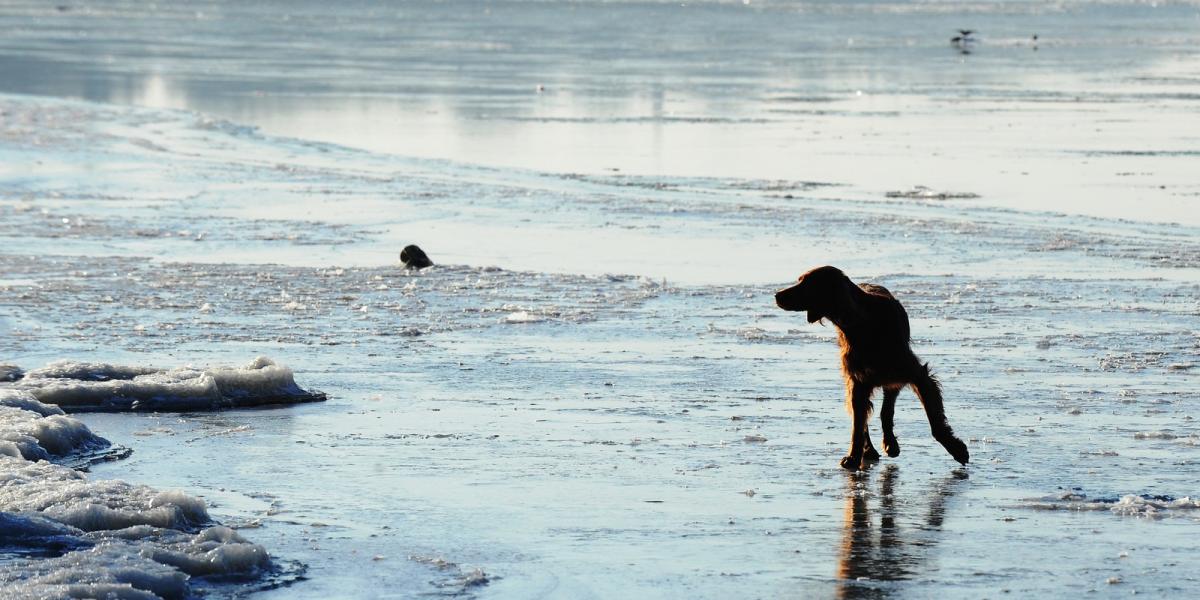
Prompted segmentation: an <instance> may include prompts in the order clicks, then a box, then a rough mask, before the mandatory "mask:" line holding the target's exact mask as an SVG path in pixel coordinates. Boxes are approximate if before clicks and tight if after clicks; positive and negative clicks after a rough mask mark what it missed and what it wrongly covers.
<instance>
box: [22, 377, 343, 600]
mask: <svg viewBox="0 0 1200 600" xmlns="http://www.w3.org/2000/svg"><path fill="white" fill-rule="evenodd" d="M9 372H10V373H14V374H15V375H14V377H12V379H15V381H13V382H8V383H3V384H0V585H3V586H4V591H5V595H4V597H5V598H6V599H8V598H12V599H23V598H68V597H69V598H85V597H86V598H92V597H103V598H116V599H130V600H134V599H137V600H142V599H151V598H164V599H182V598H188V597H192V596H193V593H194V590H193V588H192V585H191V583H190V582H191V581H192V579H193V578H195V577H220V578H230V577H233V578H236V579H238V580H244V581H253V580H255V579H256V578H258V577H259V576H260V575H262V574H265V573H269V572H272V571H273V570H277V567H276V566H275V565H274V564H273V563H272V561H271V558H270V556H269V554H268V552H267V550H266V549H265V548H264V547H263V546H261V545H259V544H255V543H253V542H250V541H248V540H246V539H245V538H243V537H242V536H241V535H239V534H238V533H237V532H236V531H234V530H233V529H230V528H229V527H225V526H223V525H221V524H219V523H217V522H215V521H214V520H213V519H212V517H210V515H209V513H208V509H207V506H206V504H205V502H204V500H202V499H200V498H196V497H194V496H190V495H188V494H185V493H183V492H180V491H159V490H155V489H153V488H150V487H147V486H144V485H133V484H129V483H126V482H124V481H120V480H109V479H92V478H91V477H89V476H88V475H87V474H85V473H82V472H80V471H77V470H75V469H73V468H71V467H70V466H69V465H71V464H78V463H84V464H86V463H87V462H89V461H90V460H94V457H95V456H97V455H99V454H102V453H104V452H106V451H108V450H110V449H112V448H113V445H112V443H111V442H109V441H108V440H106V439H104V438H102V437H100V436H98V435H96V434H95V433H93V432H92V431H91V430H90V429H89V428H88V427H87V426H86V425H85V424H83V423H82V422H80V421H79V420H77V419H76V418H74V417H71V416H67V415H66V414H65V412H64V410H63V409H64V407H65V408H67V409H68V410H75V411H94V410H107V411H115V410H212V409H217V408H234V407H246V406H261V405H263V404H265V403H280V402H288V403H291V402H311V401H316V400H324V394H320V393H314V392H308V391H305V390H302V389H300V388H299V387H298V386H297V385H296V384H295V381H294V380H293V377H292V372H291V370H290V369H287V368H286V367H283V366H280V365H276V364H275V363H274V362H273V361H271V360H270V359H267V358H265V357H260V358H258V359H255V360H254V361H253V362H251V363H250V364H249V365H247V366H246V367H245V368H241V369H237V368H211V369H205V370H195V369H172V370H162V369H154V368H147V367H122V366H116V365H108V364H89V363H77V362H67V361H60V362H56V363H53V364H51V365H48V366H47V367H44V368H41V369H36V370H33V371H29V372H25V373H23V374H22V373H21V372H20V371H19V370H17V369H10V370H9ZM18 375H20V376H18Z"/></svg>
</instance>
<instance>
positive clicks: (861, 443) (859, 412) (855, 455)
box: [842, 378, 871, 471]
mask: <svg viewBox="0 0 1200 600" xmlns="http://www.w3.org/2000/svg"><path fill="white" fill-rule="evenodd" d="M847 379H848V378H847ZM847 385H848V387H849V388H850V389H849V390H848V391H849V396H850V397H849V398H848V400H849V402H847V404H849V405H850V415H851V418H852V420H853V424H852V425H851V426H850V453H849V454H847V455H846V456H845V457H844V458H842V468H843V469H849V470H851V471H857V470H859V469H861V468H862V462H863V460H862V459H863V448H864V447H865V446H866V437H867V436H866V433H867V415H868V414H869V413H870V412H871V387H870V386H868V385H864V384H861V383H857V382H854V381H847Z"/></svg>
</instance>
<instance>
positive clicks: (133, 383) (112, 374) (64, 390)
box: [0, 357, 325, 412]
mask: <svg viewBox="0 0 1200 600" xmlns="http://www.w3.org/2000/svg"><path fill="white" fill-rule="evenodd" d="M5 389H9V390H18V391H23V392H27V393H29V394H30V395H32V396H33V397H34V398H36V399H37V400H39V401H41V402H45V403H48V404H55V405H57V406H59V407H61V408H62V409H63V410H66V411H69V412H85V411H128V410H134V411H144V410H214V409H221V408H243V407H252V406H264V405H271V404H296V403H302V402H319V401H322V400H324V399H325V394H323V393H321V392H313V391H308V390H305V389H302V388H301V387H300V386H298V385H296V381H295V379H294V377H293V373H292V370H291V369H289V368H287V367H285V366H283V365H279V364H276V363H275V362H274V361H272V360H271V359H269V358H266V357H259V358H256V359H254V360H253V361H251V362H250V363H249V364H247V365H246V366H244V367H205V368H195V367H180V368H175V369H157V368H153V367H138V366H134V367H129V366H120V365H110V364H99V363H82V362H72V361H58V362H55V363H51V364H49V365H47V366H45V367H42V368H40V369H34V370H32V371H29V372H27V373H25V375H24V376H23V377H22V378H21V379H18V380H17V381H15V382H12V383H6V384H0V391H3V390H5Z"/></svg>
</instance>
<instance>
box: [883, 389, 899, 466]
mask: <svg viewBox="0 0 1200 600" xmlns="http://www.w3.org/2000/svg"><path fill="white" fill-rule="evenodd" d="M900 390H901V388H900V386H887V387H884V388H883V406H882V407H880V409H879V421H880V423H881V424H882V425H883V451H884V452H887V455H888V456H890V457H892V458H896V457H897V456H900V442H898V441H896V434H895V432H893V431H892V415H893V414H894V413H895V411H896V396H899V395H900Z"/></svg>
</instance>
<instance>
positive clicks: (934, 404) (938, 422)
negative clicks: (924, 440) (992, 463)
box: [912, 363, 970, 465]
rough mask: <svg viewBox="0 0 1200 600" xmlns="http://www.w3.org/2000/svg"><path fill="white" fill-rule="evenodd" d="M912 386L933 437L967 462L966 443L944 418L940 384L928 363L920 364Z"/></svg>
mask: <svg viewBox="0 0 1200 600" xmlns="http://www.w3.org/2000/svg"><path fill="white" fill-rule="evenodd" d="M912 388H913V391H914V392H916V394H917V398H920V399H921V405H922V406H924V407H925V417H926V418H928V419H929V429H930V431H931V432H932V433H933V439H935V440H937V441H938V442H939V443H941V445H942V447H943V448H945V449H946V451H947V452H949V453H950V455H951V456H953V457H954V460H957V461H958V462H960V463H962V464H964V465H965V464H967V462H968V461H969V460H970V453H968V452H967V445H966V444H964V443H962V440H960V439H958V438H957V437H955V436H954V430H953V429H951V428H950V423H949V422H948V421H947V420H946V409H945V407H944V406H943V405H942V384H941V382H939V381H938V380H937V377H934V376H933V374H932V373H930V372H929V363H925V364H924V365H922V366H921V372H920V373H919V374H918V375H917V377H916V378H915V379H914V381H913V382H912Z"/></svg>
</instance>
